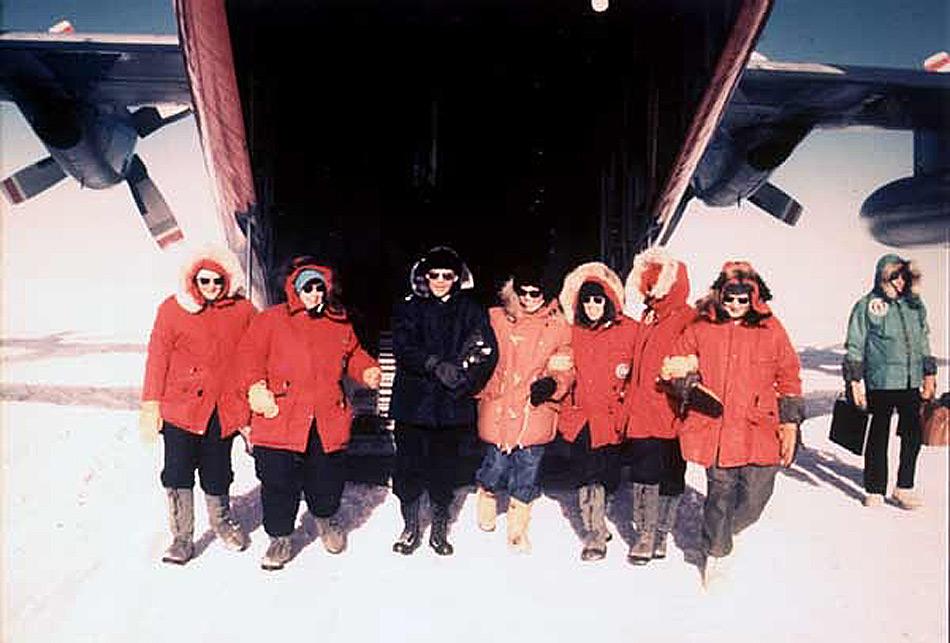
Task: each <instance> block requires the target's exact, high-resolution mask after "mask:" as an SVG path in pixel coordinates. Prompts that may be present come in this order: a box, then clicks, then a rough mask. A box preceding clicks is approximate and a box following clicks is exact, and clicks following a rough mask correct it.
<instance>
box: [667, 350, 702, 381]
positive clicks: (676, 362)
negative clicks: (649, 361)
mask: <svg viewBox="0 0 950 643" xmlns="http://www.w3.org/2000/svg"><path fill="white" fill-rule="evenodd" d="M698 370H699V358H698V357H696V356H695V355H672V356H670V357H664V358H663V366H661V367H660V379H663V380H667V381H669V380H671V379H674V378H677V377H686V376H687V375H688V374H690V373H695V372H696V371H698Z"/></svg>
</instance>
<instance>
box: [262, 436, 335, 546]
mask: <svg viewBox="0 0 950 643" xmlns="http://www.w3.org/2000/svg"><path fill="white" fill-rule="evenodd" d="M254 469H255V471H256V472H257V479H258V480H260V481H261V505H263V508H264V531H266V532H267V534H268V535H270V536H289V535H290V533H291V532H292V531H293V530H294V520H295V519H296V518H297V509H298V508H299V507H300V492H301V491H303V495H304V498H305V499H306V501H307V509H309V510H310V513H312V514H313V515H314V516H316V517H317V518H328V517H330V516H332V515H333V514H335V513H336V512H337V510H338V509H339V508H340V497H341V496H342V495H343V485H344V483H345V482H346V453H345V452H344V451H334V452H333V453H325V452H324V451H323V444H321V442H320V434H319V433H317V428H316V425H315V424H314V425H311V427H310V436H309V437H308V438H307V450H306V451H305V452H303V453H297V452H296V451H289V450H287V449H271V448H269V447H254Z"/></svg>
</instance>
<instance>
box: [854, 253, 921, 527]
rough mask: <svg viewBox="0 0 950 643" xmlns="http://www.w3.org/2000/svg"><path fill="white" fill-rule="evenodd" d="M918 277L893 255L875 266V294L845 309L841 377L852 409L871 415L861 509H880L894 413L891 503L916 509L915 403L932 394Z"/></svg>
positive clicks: (917, 429)
mask: <svg viewBox="0 0 950 643" xmlns="http://www.w3.org/2000/svg"><path fill="white" fill-rule="evenodd" d="M919 283H920V272H919V271H918V270H917V268H916V267H915V266H914V264H913V263H912V262H910V261H908V260H906V259H903V258H901V257H899V256H897V255H895V254H886V255H884V256H883V257H881V258H880V259H878V262H877V267H876V268H875V270H874V287H873V288H872V290H871V292H869V293H868V294H866V295H865V296H864V297H862V298H861V299H859V300H858V301H857V303H855V305H854V307H853V308H852V309H851V319H850V321H849V322H848V337H847V339H846V340H845V348H846V349H847V355H846V356H845V358H844V363H843V365H842V372H843V375H844V379H845V382H846V383H847V390H848V394H849V397H850V399H851V401H852V402H853V403H854V404H855V405H856V406H858V407H860V408H864V409H867V410H868V412H869V413H870V414H871V426H870V430H869V432H868V438H867V445H866V446H865V451H864V489H865V492H866V496H865V499H864V504H865V505H866V506H868V507H871V506H877V505H880V504H882V503H883V502H884V494H885V492H886V490H887V441H888V436H889V433H890V422H891V415H892V414H893V412H894V410H895V409H896V410H897V413H898V418H899V421H898V428H897V434H898V435H899V436H900V438H901V449H900V466H899V468H898V472H897V487H896V488H895V489H894V495H893V499H894V502H896V503H897V504H898V505H899V506H900V507H902V508H904V509H916V508H917V507H919V506H920V505H921V504H922V501H921V498H920V496H919V495H918V494H917V493H915V492H914V474H915V470H916V467H917V456H918V454H919V453H920V440H921V429H920V413H919V412H920V401H921V399H925V400H926V399H932V398H933V396H934V393H935V390H936V374H937V362H936V360H935V359H934V356H933V354H932V353H931V352H930V341H929V337H928V336H929V334H930V329H929V327H928V326H927V309H926V307H925V306H924V302H923V300H921V298H920V294H919Z"/></svg>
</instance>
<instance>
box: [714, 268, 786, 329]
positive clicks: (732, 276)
mask: <svg viewBox="0 0 950 643" xmlns="http://www.w3.org/2000/svg"><path fill="white" fill-rule="evenodd" d="M730 284H742V285H746V286H749V288H750V295H751V304H752V306H751V308H750V309H749V313H748V314H747V315H746V316H745V318H744V322H745V323H746V324H748V325H751V326H755V325H758V323H759V322H760V321H762V320H763V319H765V318H767V317H771V316H772V309H771V308H769V306H768V304H767V303H766V302H767V301H769V300H770V299H772V291H771V290H769V287H768V286H767V285H766V283H765V280H764V279H762V277H761V276H760V275H759V273H758V272H756V271H755V269H754V268H753V267H752V264H750V263H749V262H748V261H727V262H726V263H724V264H723V266H722V270H720V272H719V276H718V277H717V278H716V281H714V282H713V284H712V286H710V288H709V293H708V294H707V295H706V296H705V297H703V298H702V299H700V300H698V301H697V302H696V310H697V311H698V312H699V314H700V315H701V316H703V317H706V318H707V319H709V320H710V321H714V322H723V321H726V320H728V319H729V314H728V313H727V312H726V311H725V309H724V308H723V307H722V301H721V296H722V290H723V288H725V287H726V286H728V285H730Z"/></svg>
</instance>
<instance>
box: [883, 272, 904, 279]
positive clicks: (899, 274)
mask: <svg viewBox="0 0 950 643" xmlns="http://www.w3.org/2000/svg"><path fill="white" fill-rule="evenodd" d="M903 276H904V273H902V272H901V271H900V270H895V271H894V272H892V273H890V274H887V275H884V281H897V280H898V279H899V278H900V277H903Z"/></svg>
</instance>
